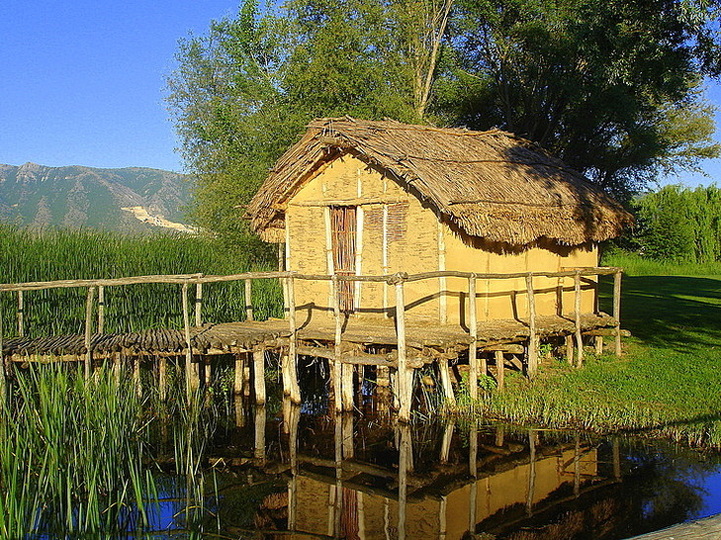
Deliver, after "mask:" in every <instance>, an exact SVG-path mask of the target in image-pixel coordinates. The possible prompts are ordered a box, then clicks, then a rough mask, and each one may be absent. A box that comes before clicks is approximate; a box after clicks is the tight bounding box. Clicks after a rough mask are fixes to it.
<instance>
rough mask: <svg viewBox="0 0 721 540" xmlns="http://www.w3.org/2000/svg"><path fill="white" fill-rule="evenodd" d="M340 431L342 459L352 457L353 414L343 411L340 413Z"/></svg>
mask: <svg viewBox="0 0 721 540" xmlns="http://www.w3.org/2000/svg"><path fill="white" fill-rule="evenodd" d="M341 433H342V435H343V459H352V458H353V457H354V454H355V452H354V451H353V414H352V413H348V412H345V413H343V414H342V415H341Z"/></svg>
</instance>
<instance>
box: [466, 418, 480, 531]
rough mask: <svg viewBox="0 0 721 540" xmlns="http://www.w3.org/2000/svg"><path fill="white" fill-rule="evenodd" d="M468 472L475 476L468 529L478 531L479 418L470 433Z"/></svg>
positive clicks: (470, 499)
mask: <svg viewBox="0 0 721 540" xmlns="http://www.w3.org/2000/svg"><path fill="white" fill-rule="evenodd" d="M468 439H469V440H468V472H469V474H470V475H471V478H473V481H472V482H471V485H470V493H469V494H468V497H469V500H468V530H469V531H470V532H471V534H475V532H476V507H477V505H478V420H473V421H472V422H471V429H470V432H469V434H468Z"/></svg>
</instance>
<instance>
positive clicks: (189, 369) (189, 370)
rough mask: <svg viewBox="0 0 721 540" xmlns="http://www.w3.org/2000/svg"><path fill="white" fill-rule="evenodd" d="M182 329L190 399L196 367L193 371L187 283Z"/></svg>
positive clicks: (186, 382)
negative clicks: (183, 331)
mask: <svg viewBox="0 0 721 540" xmlns="http://www.w3.org/2000/svg"><path fill="white" fill-rule="evenodd" d="M182 297H183V298H182V300H183V328H184V330H185V391H186V393H187V396H188V399H190V396H191V394H192V393H193V390H195V389H196V388H197V387H198V383H199V381H198V376H197V375H198V373H197V366H196V367H195V369H193V349H192V345H191V341H190V313H189V312H188V283H187V281H186V282H185V283H183V293H182Z"/></svg>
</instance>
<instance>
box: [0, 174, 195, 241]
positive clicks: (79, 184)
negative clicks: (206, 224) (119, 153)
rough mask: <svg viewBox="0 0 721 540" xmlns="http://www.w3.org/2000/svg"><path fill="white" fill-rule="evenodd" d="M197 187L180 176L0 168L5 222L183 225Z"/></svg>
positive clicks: (124, 227) (0, 211)
mask: <svg viewBox="0 0 721 540" xmlns="http://www.w3.org/2000/svg"><path fill="white" fill-rule="evenodd" d="M191 188H192V186H191V184H190V182H189V181H188V180H186V177H184V176H183V175H181V174H177V173H173V172H169V171H163V170H159V169H147V168H143V167H127V168H123V169H97V168H92V167H82V166H77V165H73V166H69V167H45V166H43V165H37V164H36V163H26V164H25V165H20V166H13V165H0V222H2V223H11V224H15V225H18V226H28V227H71V228H80V227H83V228H98V229H106V230H108V229H109V230H116V231H127V232H138V231H148V230H153V229H155V230H159V229H161V228H163V229H175V230H180V231H184V232H192V228H190V227H188V226H186V225H184V224H183V221H184V220H185V216H184V208H185V207H187V205H188V204H189V203H190V190H191Z"/></svg>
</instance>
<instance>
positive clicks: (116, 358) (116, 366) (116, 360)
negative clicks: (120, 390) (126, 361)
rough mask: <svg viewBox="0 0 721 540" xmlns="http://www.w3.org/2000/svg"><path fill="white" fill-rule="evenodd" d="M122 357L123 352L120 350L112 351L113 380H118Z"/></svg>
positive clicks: (117, 381)
mask: <svg viewBox="0 0 721 540" xmlns="http://www.w3.org/2000/svg"><path fill="white" fill-rule="evenodd" d="M122 359H123V353H121V352H120V351H118V352H116V353H113V375H114V377H115V382H116V383H119V382H120V371H121V367H122V364H121V362H122Z"/></svg>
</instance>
